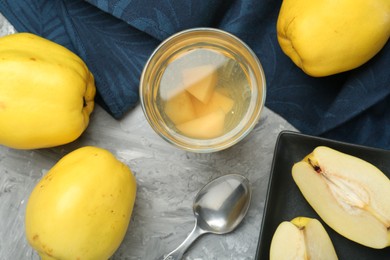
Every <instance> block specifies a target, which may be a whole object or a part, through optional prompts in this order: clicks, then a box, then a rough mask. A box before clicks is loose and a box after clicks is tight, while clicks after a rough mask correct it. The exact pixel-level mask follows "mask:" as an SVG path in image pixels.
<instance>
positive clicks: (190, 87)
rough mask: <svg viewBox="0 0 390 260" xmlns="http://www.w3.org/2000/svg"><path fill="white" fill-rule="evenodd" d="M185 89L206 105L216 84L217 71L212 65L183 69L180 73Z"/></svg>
mask: <svg viewBox="0 0 390 260" xmlns="http://www.w3.org/2000/svg"><path fill="white" fill-rule="evenodd" d="M182 76H183V84H184V87H185V89H186V90H187V91H188V93H190V94H191V95H193V96H194V97H195V98H196V99H198V100H199V101H200V102H202V103H205V104H207V103H208V102H209V100H210V98H211V96H212V94H213V92H214V88H215V86H216V84H217V80H218V77H217V70H216V68H215V66H213V65H203V66H197V67H193V68H187V69H184V70H183V72H182Z"/></svg>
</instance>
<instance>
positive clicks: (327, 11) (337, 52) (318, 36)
mask: <svg viewBox="0 0 390 260" xmlns="http://www.w3.org/2000/svg"><path fill="white" fill-rule="evenodd" d="M277 37H278V41H279V44H280V46H281V48H282V50H283V52H284V53H285V54H286V55H287V56H289V57H290V58H291V59H292V61H293V62H294V63H295V64H296V65H297V66H298V67H300V68H301V69H302V70H303V71H304V72H306V73H307V74H308V75H311V76H315V77H320V76H328V75H332V74H336V73H340V72H344V71H348V70H351V69H354V68H356V67H358V66H360V65H362V64H364V63H365V62H367V61H368V60H369V59H371V58H372V57H373V56H374V55H375V54H377V53H378V52H379V51H380V50H381V49H382V47H383V46H384V45H385V44H386V42H387V41H388V39H389V37H390V1H389V0H284V1H283V3H282V6H281V9H280V13H279V17H278V21H277Z"/></svg>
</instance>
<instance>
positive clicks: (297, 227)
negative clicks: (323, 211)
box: [270, 217, 338, 260]
mask: <svg viewBox="0 0 390 260" xmlns="http://www.w3.org/2000/svg"><path fill="white" fill-rule="evenodd" d="M287 259H289V260H290V259H295V260H307V259H317V260H322V259H323V260H334V259H338V258H337V254H336V251H335V249H334V247H333V243H332V241H331V239H330V237H329V235H328V233H327V232H326V230H325V228H324V226H323V225H322V224H321V222H320V221H318V220H317V219H315V218H308V217H296V218H294V219H293V220H291V221H283V222H281V223H280V224H279V226H278V227H277V228H276V231H275V233H274V235H273V237H272V241H271V248H270V260H287Z"/></svg>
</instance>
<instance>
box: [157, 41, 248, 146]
mask: <svg viewBox="0 0 390 260" xmlns="http://www.w3.org/2000/svg"><path fill="white" fill-rule="evenodd" d="M199 67H208V68H209V67H212V68H214V70H213V72H212V74H213V75H211V76H209V77H210V78H211V79H210V80H205V81H206V84H204V86H200V85H201V84H200V85H199V86H196V88H198V90H200V93H201V94H203V93H207V94H209V95H208V96H213V95H214V94H215V92H217V93H218V94H220V96H222V97H227V99H225V98H224V100H227V104H228V105H226V104H225V103H226V102H225V103H224V104H223V105H225V107H224V109H225V110H226V109H228V108H230V104H232V106H231V108H230V109H229V110H228V111H225V110H224V113H225V116H224V118H223V122H222V126H220V125H219V122H216V121H219V120H220V119H221V117H220V114H218V116H216V117H213V116H212V115H211V116H209V119H210V120H211V121H210V120H203V121H202V120H199V118H200V117H203V116H207V115H205V114H202V115H199V114H197V113H195V114H193V113H192V112H191V109H192V106H195V107H196V105H197V104H198V105H199V104H202V102H203V104H205V105H209V104H210V102H211V101H210V100H211V99H212V98H210V97H206V98H205V99H202V98H201V99H198V98H197V97H195V96H194V95H193V93H190V90H189V89H188V88H189V86H188V84H187V85H186V84H185V82H186V81H188V79H187V78H185V77H187V76H186V74H185V71H194V72H197V71H199V70H197V69H196V68H199ZM162 71H163V72H162V74H160V79H159V95H158V96H157V98H156V103H157V107H158V108H159V111H160V112H161V114H162V118H163V120H164V121H165V123H166V125H168V126H169V127H170V128H171V129H174V130H175V131H176V132H178V133H179V134H181V135H184V136H187V137H190V138H197V139H209V138H216V137H218V136H222V135H224V134H226V133H227V132H229V131H231V130H232V129H234V128H235V127H236V126H237V125H238V124H239V123H240V122H241V120H242V119H243V117H244V116H245V115H246V113H247V111H248V108H249V105H250V100H251V94H252V91H251V85H250V80H249V76H248V75H249V73H248V70H247V68H246V67H245V64H243V62H242V61H240V59H239V57H235V56H233V55H232V54H231V53H229V52H227V51H224V50H220V49H213V48H212V47H209V48H191V49H187V50H184V51H181V52H180V53H177V54H175V55H173V56H172V57H171V59H170V60H167V61H166V64H165V66H164V68H163V70H162ZM202 73H204V72H201V73H199V74H202ZM194 74H196V73H194ZM197 76H198V75H192V76H191V80H192V81H193V80H194V79H193V78H196V77H197ZM203 76H204V75H203ZM203 76H202V75H199V77H200V78H201V77H203ZM210 84H212V87H211V89H212V90H211V91H209V90H206V88H210ZM202 87H204V88H205V90H202V89H201V88H202ZM183 93H184V94H185V96H184V98H180V100H179V101H175V102H176V103H175V104H174V106H173V108H172V105H171V104H172V101H173V98H174V97H177V96H178V95H182V94H183ZM210 93H211V94H210ZM206 96H207V95H206ZM188 97H190V98H188ZM229 100H231V101H232V102H230V101H229ZM199 101H200V103H199ZM184 102H191V104H187V103H184ZM218 102H220V101H218ZM218 102H217V101H215V102H214V103H216V104H217V106H218ZM226 107H228V108H226ZM167 108H172V109H170V110H169V111H168V110H167ZM213 108H215V104H213ZM195 110H196V109H195ZM222 110H223V109H222ZM196 111H199V110H196ZM209 112H210V113H212V112H213V109H211V110H210V111H209ZM206 114H207V113H206ZM173 119H174V120H173ZM191 120H198V121H201V122H200V124H196V123H195V124H192V125H191V123H190V124H187V125H188V126H189V127H190V128H191V129H190V130H189V131H187V130H185V131H184V130H183V131H180V130H181V125H183V124H185V123H186V121H187V123H188V122H189V121H191ZM216 128H218V129H216ZM197 131H198V132H197ZM202 131H203V132H205V133H202Z"/></svg>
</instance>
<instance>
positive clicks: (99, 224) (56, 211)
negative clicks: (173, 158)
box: [25, 146, 136, 260]
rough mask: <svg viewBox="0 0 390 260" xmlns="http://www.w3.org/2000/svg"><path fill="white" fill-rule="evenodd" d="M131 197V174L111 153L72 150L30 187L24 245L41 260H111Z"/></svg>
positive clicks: (127, 218) (122, 232)
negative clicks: (32, 187)
mask: <svg viewBox="0 0 390 260" xmlns="http://www.w3.org/2000/svg"><path fill="white" fill-rule="evenodd" d="M135 197H136V179H135V177H134V175H133V174H132V172H131V170H130V169H129V168H128V167H127V166H126V165H125V164H124V163H122V162H121V161H119V160H118V159H116V158H115V157H114V155H113V154H112V153H110V152H109V151H107V150H105V149H102V148H99V147H93V146H86V147H82V148H79V149H76V150H74V151H73V152H70V153H69V154H67V155H65V156H64V157H63V158H62V159H60V160H59V161H58V162H57V163H56V164H55V165H54V166H53V168H51V169H50V170H49V172H48V173H47V174H45V175H44V176H43V177H42V179H41V180H40V181H39V182H38V183H37V184H36V186H35V187H34V189H33V191H32V193H31V195H30V197H29V199H28V203H27V207H26V215H25V228H26V236H27V240H28V242H29V244H30V245H31V246H32V247H33V248H34V249H35V250H36V251H37V252H38V253H39V256H40V257H41V259H42V260H59V259H90V260H95V259H96V260H103V259H109V258H110V257H111V256H112V255H113V254H114V252H115V251H116V250H117V248H118V247H119V245H120V244H121V242H122V240H123V238H124V236H125V234H126V232H127V228H128V225H129V222H130V218H131V215H132V211H133V206H134V202H135Z"/></svg>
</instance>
